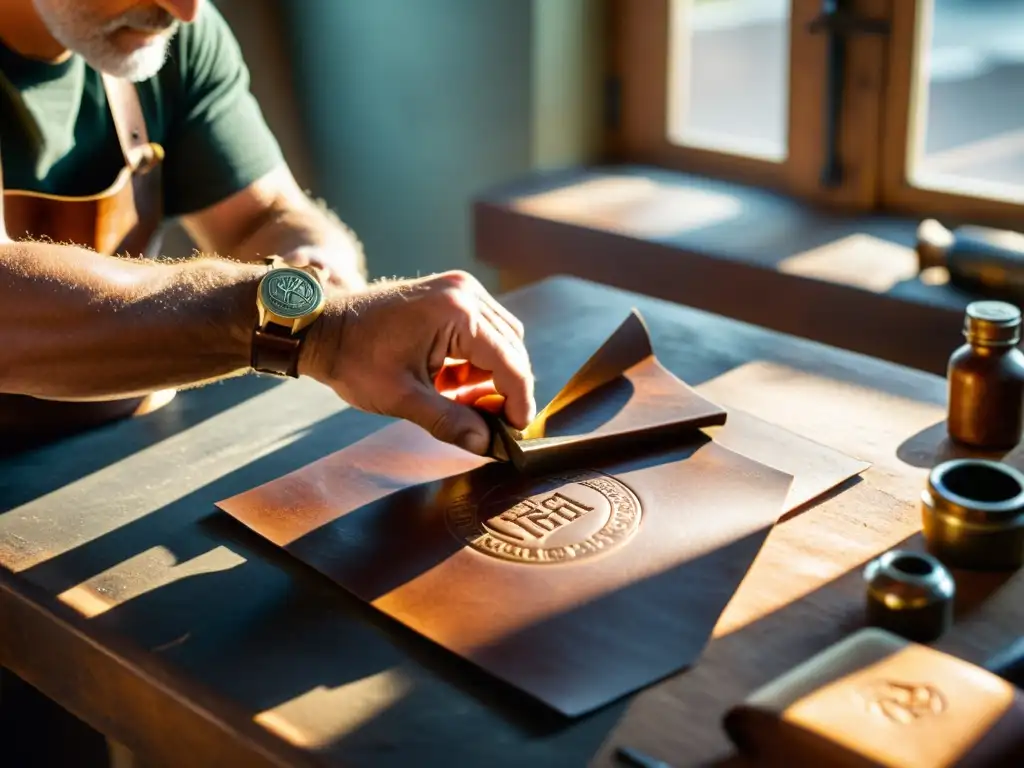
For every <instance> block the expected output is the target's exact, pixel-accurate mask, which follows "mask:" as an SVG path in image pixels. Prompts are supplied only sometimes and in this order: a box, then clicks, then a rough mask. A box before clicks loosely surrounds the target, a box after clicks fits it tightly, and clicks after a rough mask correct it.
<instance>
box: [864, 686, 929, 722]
mask: <svg viewBox="0 0 1024 768" xmlns="http://www.w3.org/2000/svg"><path fill="white" fill-rule="evenodd" d="M860 696H861V698H862V699H863V700H864V703H865V704H866V705H867V708H868V712H870V713H871V714H873V715H875V716H877V717H884V718H885V719H886V720H890V721H892V722H894V723H899V724H900V725H909V724H910V723H913V722H914V721H916V720H920V719H921V718H922V717H929V716H932V715H940V714H942V713H943V712H944V711H945V710H946V699H945V697H943V695H942V693H941V692H940V691H939V689H938V688H935V687H934V686H931V685H927V684H925V683H901V682H895V681H892V680H879V681H877V682H874V683H872V684H870V685H868V686H866V687H865V688H864V689H862V690H861V691H860Z"/></svg>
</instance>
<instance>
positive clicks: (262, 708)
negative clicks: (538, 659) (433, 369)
mask: <svg viewBox="0 0 1024 768" xmlns="http://www.w3.org/2000/svg"><path fill="white" fill-rule="evenodd" d="M505 302H506V304H507V306H509V307H510V308H511V309H512V310H513V311H514V312H516V313H517V314H518V315H519V317H521V318H522V320H523V321H524V323H525V325H526V327H527V343H528V346H529V347H530V351H531V355H532V356H533V360H534V366H535V368H536V369H537V371H538V374H539V376H538V399H539V401H543V400H544V398H545V397H546V396H547V397H550V395H551V394H552V393H551V392H547V391H546V388H549V382H548V381H547V379H546V377H545V376H544V370H545V365H546V361H548V362H549V363H550V361H553V360H556V359H561V358H564V357H567V356H568V357H572V356H574V355H576V356H580V355H582V356H583V357H585V356H586V354H588V353H589V350H576V349H575V347H574V341H576V342H578V340H579V339H580V338H581V337H584V336H585V337H586V338H587V339H593V338H601V337H602V336H603V335H607V334H608V333H609V332H611V330H613V329H614V328H615V327H616V326H617V324H618V322H620V320H621V319H622V317H623V315H624V313H625V312H627V311H628V310H629V308H630V307H633V306H636V307H638V308H639V309H640V310H641V311H642V312H643V314H644V316H645V318H646V319H647V321H648V323H649V325H650V328H651V333H652V337H653V339H654V345H655V350H656V353H657V355H658V356H659V358H660V359H661V360H662V361H663V362H664V363H665V364H666V366H667V367H668V368H670V369H671V370H672V371H673V372H674V373H676V374H677V375H678V376H680V377H681V378H682V379H684V380H685V381H687V382H689V383H691V384H695V385H699V389H700V391H701V392H703V393H704V394H706V395H707V396H709V397H710V398H712V399H714V400H717V401H718V402H720V403H721V404H723V405H726V406H730V407H737V408H742V409H743V410H746V411H749V412H751V413H753V414H755V415H757V416H759V417H761V418H762V419H765V420H767V421H771V422H775V423H777V424H779V425H782V426H784V427H786V428H788V429H790V430H792V431H795V432H798V433H800V434H803V435H805V436H807V437H810V438H812V439H815V440H818V441H820V442H823V443H826V444H828V445H831V446H833V447H835V448H837V449H840V450H842V451H844V452H846V453H848V454H850V455H853V456H855V457H858V458H862V459H865V460H868V461H870V462H872V464H873V466H872V467H871V469H869V470H868V471H867V472H865V473H864V475H863V476H862V477H861V479H860V481H859V482H854V483H850V484H848V485H847V486H845V487H843V488H841V489H840V491H839V492H837V493H835V494H833V495H832V496H831V497H830V498H827V499H825V500H823V501H822V502H821V503H819V504H817V505H815V506H812V507H811V508H810V509H807V510H804V511H802V512H800V513H799V514H796V515H794V516H791V517H790V518H789V519H787V520H785V521H784V522H782V523H780V524H779V525H778V526H777V527H776V528H775V530H774V531H773V532H772V533H771V535H770V536H769V538H768V541H767V543H766V545H765V546H764V548H763V550H762V551H761V554H760V555H759V557H758V558H757V560H756V562H755V563H754V565H753V567H752V568H751V570H750V571H749V573H748V575H747V577H746V579H745V581H744V582H743V584H742V586H741V587H740V589H739V591H738V592H737V593H736V595H735V597H734V599H733V601H732V602H731V604H730V605H729V607H728V609H727V610H726V612H725V614H724V615H723V617H722V619H721V621H720V622H719V625H718V627H717V629H716V633H715V635H716V636H715V639H714V640H713V641H712V642H711V644H710V645H709V646H708V648H707V650H706V652H705V654H704V655H703V657H702V659H701V660H700V661H699V663H698V665H697V666H696V667H694V668H693V669H691V670H689V671H687V672H685V673H682V674H680V675H677V676H675V677H674V678H672V679H669V680H666V681H664V682H663V683H661V684H659V685H657V686H655V687H653V688H650V689H648V690H646V691H643V692H641V693H639V694H637V695H636V696H634V697H632V698H631V699H629V700H627V701H622V702H619V703H617V704H614V705H612V706H609V707H607V708H606V709H604V710H601V711H599V712H597V713H595V714H593V715H591V716H588V717H585V718H582V719H580V720H577V721H573V722H567V721H564V720H562V719H560V718H559V717H557V716H555V715H553V714H551V713H549V712H547V711H545V710H543V708H542V707H540V706H539V705H538V704H536V703H535V702H533V701H532V700H528V699H526V698H525V697H523V696H521V695H519V694H517V693H516V692H515V691H512V690H510V689H508V688H507V687H504V686H503V685H501V684H499V683H498V682H496V681H495V680H493V679H491V678H490V677H488V676H487V675H486V674H484V673H483V672H480V671H479V670H476V669H475V668H473V667H471V666H470V665H468V664H467V663H464V662H462V661H460V660H458V659H456V658H453V657H452V656H451V655H450V654H448V653H446V652H444V651H443V650H441V649H439V648H436V647H434V646H432V645H431V644H430V643H428V642H426V641H425V640H423V639H422V638H420V637H419V636H417V635H415V634H413V633H411V632H409V631H408V630H405V629H404V628H403V627H401V626H399V625H397V624H395V623H394V622H391V621H389V620H388V619H386V618H385V617H383V616H381V615H379V614H377V613H376V612H375V611H374V610H372V609H370V608H368V607H367V606H365V605H363V604H361V603H360V602H359V601H357V600H355V599H354V598H351V597H349V596H348V595H346V594H344V593H342V592H341V590H339V589H338V588H337V587H335V586H334V585H333V584H332V583H330V582H329V581H328V580H327V579H325V578H323V577H321V576H319V575H318V574H316V573H315V572H313V571H312V570H311V569H308V568H306V567H304V566H302V565H301V564H299V563H297V562H295V561H294V560H292V559H291V558H289V557H288V556H286V555H284V554H283V553H281V552H280V551H278V550H276V549H275V548H274V547H272V546H270V545H268V544H267V543H266V542H264V541H263V540H261V539H259V538H258V537H256V536H255V535H253V534H251V533H249V532H248V531H247V530H245V529H243V527H242V526H241V525H240V524H238V523H236V522H235V521H234V520H232V519H231V518H229V517H228V516H227V515H225V514H222V513H220V512H218V511H217V510H216V509H215V508H214V506H213V505H214V502H216V501H218V500H220V499H224V498H226V497H228V496H230V495H233V494H236V493H239V492H241V491H244V490H246V489H248V488H251V487H253V486H255V485H258V484H260V483H263V482H266V481H268V480H270V479H273V478H275V477H278V476H280V475H282V474H284V473H286V472H289V471H291V470H293V469H296V468H298V467H300V466H303V465H305V464H307V463H309V462H311V461H313V460H315V459H317V458H319V457H321V456H323V455H324V454H326V453H328V452H332V451H335V450H337V449H340V448H342V447H344V446H345V445H348V444H350V443H351V442H353V441H354V440H357V439H359V438H360V437H362V436H364V435H366V434H368V433H369V432H370V431H372V430H374V429H376V428H378V427H379V426H381V425H383V424H384V423H386V422H385V420H383V419H380V418H377V417H370V416H367V415H365V414H361V413H357V412H354V411H351V410H346V409H345V408H344V406H343V404H342V403H341V402H339V401H338V400H337V398H336V397H335V396H334V395H333V394H332V393H330V392H329V391H328V390H327V389H325V388H323V387H321V386H319V385H317V384H315V383H313V382H310V381H298V382H287V383H280V382H278V381H276V380H270V379H260V378H255V377H250V378H245V379H240V380H233V381H229V382H225V383H222V384H218V385H214V386H209V387H206V388H204V389H201V390H196V391H190V392H185V393H182V394H180V395H179V396H178V398H176V400H175V401H173V402H172V403H171V404H170V405H168V406H167V407H165V408H164V409H163V410H162V411H159V412H157V413H154V414H151V415H149V416H147V417H143V418H140V419H137V420H135V421H130V422H124V423H121V424H118V425H115V426H112V427H109V428H104V429H101V430H97V431H95V432H93V433H91V434H87V435H83V436H80V437H78V438H75V439H71V440H68V441H65V442H64V443H61V444H58V445H54V446H51V447H49V448H46V449H43V450H39V451H36V452H34V453H32V454H26V455H22V456H18V457H14V458H8V459H5V460H2V461H0V511H2V514H0V565H2V566H4V568H5V569H6V570H5V571H0V575H2V576H3V578H2V580H0V663H2V664H3V665H5V666H7V667H9V668H11V669H13V670H14V671H15V672H17V673H18V674H19V675H21V676H22V677H23V678H25V679H26V680H28V681H30V682H31V683H33V684H34V685H36V686H37V687H38V688H39V689H40V690H42V691H44V692H45V693H47V694H48V695H49V696H51V697H52V698H54V699H55V700H57V701H59V702H60V703H62V704H63V705H64V706H66V707H67V708H68V709H70V710H71V711H73V712H75V713H76V714H77V715H78V716H80V717H81V718H82V719H84V720H85V721H87V722H88V723H90V724H91V725H93V726H94V727H96V728H97V729H99V730H101V731H102V732H104V733H106V734H108V735H109V736H110V737H111V738H113V739H116V740H117V741H119V742H122V743H124V744H126V745H128V746H129V747H130V748H132V749H133V750H135V751H136V752H137V753H139V754H140V755H150V756H153V757H155V758H158V760H159V761H161V762H162V763H164V764H168V763H170V764H181V765H189V766H199V765H213V764H216V765H221V766H223V765H243V764H244V765H324V764H338V765H346V766H359V765H373V766H408V765H435V764H446V765H459V766H471V765H488V766H502V765H508V766H513V765H515V766H519V765H531V766H548V765H550V766H572V765H584V764H587V763H588V762H591V761H593V762H595V763H597V764H611V762H612V761H611V759H610V757H609V754H610V753H609V750H610V749H611V748H612V747H614V746H615V745H617V744H619V743H627V744H629V745H630V746H634V747H639V748H640V749H643V750H644V751H646V752H649V753H651V754H653V755H655V756H657V757H660V758H662V759H667V760H671V762H672V763H673V764H674V765H692V764H697V763H708V762H715V761H719V760H727V759H729V756H730V752H731V750H730V747H729V743H728V741H727V740H726V738H725V736H724V734H723V733H722V731H721V728H720V727H719V722H720V718H721V716H722V713H723V712H724V711H725V709H726V708H727V707H728V706H729V705H731V704H732V703H734V702H736V701H737V700H739V699H740V698H741V697H742V696H743V695H744V694H745V693H746V692H748V691H749V690H751V689H752V688H754V687H755V686H757V685H759V684H760V683H762V682H764V681H766V680H768V679H770V678H772V677H774V676H775V675H777V674H779V673H780V672H782V671H784V670H785V669H787V668H788V667H790V666H792V665H793V664H795V663H797V662H799V661H800V660H802V659H803V658H805V657H806V656H808V655H810V654H812V653H814V652H816V651H818V650H820V649H822V648H824V647H825V646H827V645H829V644H830V643H832V642H834V641H835V640H838V639H839V638H841V637H842V636H843V635H844V634H846V633H847V632H849V631H850V630H852V629H855V628H856V627H858V626H860V622H861V615H862V614H861V606H862V596H863V592H862V587H861V583H860V576H859V570H860V568H861V567H862V565H863V564H864V563H865V561H867V560H868V559H870V558H871V557H872V556H874V555H876V554H878V553H880V552H882V551H884V550H886V549H888V548H890V547H892V546H895V545H897V544H899V543H900V542H903V541H904V540H905V539H907V538H908V537H911V536H913V534H915V532H916V531H917V530H918V529H919V516H918V511H917V506H916V504H917V498H918V495H919V493H920V490H921V487H922V484H923V482H924V479H925V475H926V472H927V467H929V466H930V465H931V464H932V463H933V462H934V461H935V459H936V457H937V456H945V455H949V449H948V447H947V446H946V445H945V443H944V440H943V438H944V433H943V430H942V424H941V421H942V418H943V407H942V403H943V401H944V396H945V388H944V382H943V381H942V380H941V379H939V378H936V377H933V376H930V375H927V374H923V373H920V372H915V371H911V370H909V369H904V368H900V367H897V366H894V365H890V364H886V363H881V362H878V361H875V360H872V359H869V358H866V357H861V356H857V355H854V354H851V353H847V352H842V351H839V350H835V349H830V348H827V347H824V346H820V345H817V344H813V343H811V342H807V341H802V340H798V339H795V338H792V337H787V336H782V335H779V334H776V333H772V332H769V331H765V330H762V329H759V328H755V327H753V326H748V325H743V324H741V323H737V322H735V321H731V320H726V319H723V318H720V317H717V316H713V315H709V314H705V313H702V312H698V311H695V310H691V309H687V308H684V307H680V306H675V305H670V304H667V303H664V302H660V301H657V300H654V299H648V298H643V297H640V296H636V295H633V294H627V293H623V292H620V291H617V290H614V289H610V288H604V287H599V286H596V285H593V284H590V283H586V282H583V281H580V280H575V279H555V280H549V281H546V282H544V283H540V284H537V285H534V286H531V287H529V288H526V289H523V290H521V291H519V292H517V293H515V294H511V295H508V296H507V297H505ZM576 346H580V345H579V344H578V343H577V344H576ZM913 544H914V542H913V541H912V542H911V545H913ZM960 586H961V594H962V596H963V601H962V605H961V608H960V618H959V621H958V625H957V628H956V630H955V631H954V632H953V633H951V634H950V635H948V636H947V637H946V638H945V639H944V640H943V641H941V642H940V645H942V647H945V648H948V649H950V650H953V651H954V652H957V653H959V654H962V655H965V656H967V657H968V658H974V659H981V658H984V657H985V656H986V655H988V654H989V653H990V652H992V651H994V650H996V649H998V648H1000V647H1002V646H1003V645H1004V644H1006V643H1007V642H1008V641H1009V640H1010V639H1011V638H1012V637H1014V636H1016V634H1018V633H1020V631H1021V629H1022V628H1024V622H1022V621H1021V611H1020V609H1019V607H1012V608H1011V607H1010V604H1011V603H1012V602H1014V601H1015V599H1016V602H1018V603H1019V602H1020V600H1019V595H1020V579H1019V578H1017V577H1012V578H1010V579H1008V580H1007V579H1006V578H1005V577H1001V576H996V577H993V576H988V577H980V576H976V577H973V578H970V577H966V576H965V577H963V578H962V580H961V582H960ZM982 598H984V599H982Z"/></svg>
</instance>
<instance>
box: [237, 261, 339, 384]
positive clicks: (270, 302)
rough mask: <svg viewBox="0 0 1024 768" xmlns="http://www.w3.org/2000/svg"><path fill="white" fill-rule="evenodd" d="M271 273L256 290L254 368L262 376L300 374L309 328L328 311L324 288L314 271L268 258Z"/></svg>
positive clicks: (261, 281) (268, 273) (292, 375)
mask: <svg viewBox="0 0 1024 768" xmlns="http://www.w3.org/2000/svg"><path fill="white" fill-rule="evenodd" d="M268 264H269V266H270V271H268V272H267V274H266V275H264V276H263V279H261V280H260V284H259V288H258V290H257V291H256V306H257V307H258V309H259V319H258V320H257V321H256V327H255V328H254V329H253V337H252V367H253V369H254V370H255V371H257V372H259V373H272V374H275V375H277V376H291V377H293V378H297V377H298V375H299V372H298V369H299V350H300V349H301V347H302V341H303V339H304V338H305V336H306V331H307V330H308V329H309V326H310V325H312V323H313V322H314V321H315V320H316V319H317V318H318V317H320V314H321V313H322V312H323V311H324V303H325V297H324V288H323V286H322V285H321V284H320V280H319V278H318V277H317V276H316V274H315V273H314V272H313V271H312V270H308V269H302V268H300V267H290V266H286V265H285V264H284V263H283V262H282V261H281V260H280V259H278V258H276V257H273V258H271V259H268Z"/></svg>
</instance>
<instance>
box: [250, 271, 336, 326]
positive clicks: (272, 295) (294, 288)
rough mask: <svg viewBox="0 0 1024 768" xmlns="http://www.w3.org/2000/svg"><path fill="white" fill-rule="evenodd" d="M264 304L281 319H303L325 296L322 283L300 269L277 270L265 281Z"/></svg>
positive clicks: (263, 290) (263, 289)
mask: <svg viewBox="0 0 1024 768" xmlns="http://www.w3.org/2000/svg"><path fill="white" fill-rule="evenodd" d="M262 294H263V304H264V305H265V306H266V308H267V309H269V310H270V311H271V312H273V313H274V314H275V315H279V316H281V317H302V316H303V315H307V314H309V313H310V312H312V311H313V310H314V309H316V307H317V305H318V304H319V303H320V298H321V296H322V295H323V289H322V288H321V287H320V283H318V282H317V280H316V278H315V277H313V276H312V275H310V274H308V273H306V272H303V271H301V270H298V269H276V270H274V271H272V272H271V273H270V274H268V275H267V276H266V277H265V278H264V280H263V287H262Z"/></svg>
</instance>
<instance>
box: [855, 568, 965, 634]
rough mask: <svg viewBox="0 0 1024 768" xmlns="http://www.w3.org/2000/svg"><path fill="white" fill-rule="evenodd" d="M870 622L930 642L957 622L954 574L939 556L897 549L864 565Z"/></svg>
mask: <svg viewBox="0 0 1024 768" xmlns="http://www.w3.org/2000/svg"><path fill="white" fill-rule="evenodd" d="M864 581H865V583H866V586H867V604H866V619H867V622H868V624H869V625H871V626H873V627H878V628H880V629H885V630H888V631H889V632H892V633H894V634H897V635H900V636H901V637H905V638H906V639H907V640H913V641H915V642H919V643H928V642H931V641H932V640H935V639H936V638H938V637H939V636H941V635H942V634H943V633H944V632H945V631H946V630H947V629H949V628H950V627H951V626H952V625H953V598H954V597H955V596H956V584H955V582H954V581H953V575H952V574H951V573H950V572H949V570H948V569H947V568H946V567H945V566H944V565H943V564H942V563H941V562H939V561H938V560H937V559H936V558H934V557H932V556H931V555H928V554H925V553H921V552H909V551H907V550H901V549H894V550H891V551H889V552H886V553H885V554H883V555H880V556H879V557H876V558H875V559H874V560H872V561H871V562H870V563H868V564H867V566H866V567H865V568H864Z"/></svg>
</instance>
